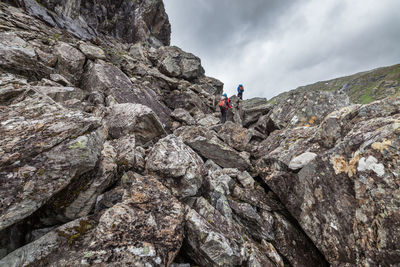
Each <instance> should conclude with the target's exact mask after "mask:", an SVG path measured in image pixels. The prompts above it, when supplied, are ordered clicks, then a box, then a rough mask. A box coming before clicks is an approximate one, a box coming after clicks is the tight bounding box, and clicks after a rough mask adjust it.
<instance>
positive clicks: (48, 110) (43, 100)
mask: <svg viewBox="0 0 400 267" xmlns="http://www.w3.org/2000/svg"><path fill="white" fill-rule="evenodd" d="M19 100H21V101H18V100H15V101H14V102H12V103H11V104H10V105H8V106H3V107H2V112H1V115H0V118H1V126H0V135H1V136H2V138H1V141H0V156H1V160H0V168H1V169H0V179H1V184H2V186H1V190H0V192H1V210H0V211H1V220H0V229H4V228H6V227H8V226H10V225H12V224H13V223H16V222H18V221H19V220H21V219H23V218H25V217H27V216H29V215H30V214H32V213H33V212H34V211H36V210H37V209H38V208H40V207H41V206H42V205H43V204H44V203H45V202H46V201H47V200H48V199H49V198H50V197H51V196H52V195H53V194H55V193H57V192H58V191H60V190H62V189H63V188H64V187H66V186H67V185H68V184H69V183H70V182H71V181H72V180H73V179H78V178H79V176H80V175H82V174H84V173H85V172H87V171H89V170H91V169H93V168H94V167H95V165H96V163H97V161H98V159H99V156H100V151H101V149H102V146H103V139H104V138H105V136H103V134H102V132H101V131H100V130H97V129H99V127H100V120H99V118H96V117H91V116H89V115H86V114H82V113H81V112H76V111H70V110H66V109H64V108H63V107H61V106H59V105H57V104H56V103H55V102H54V101H52V100H51V99H50V98H48V97H47V96H44V95H41V94H38V93H36V92H34V91H32V90H29V89H26V91H25V92H24V93H23V96H22V99H19Z"/></svg>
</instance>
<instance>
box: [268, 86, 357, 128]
mask: <svg viewBox="0 0 400 267" xmlns="http://www.w3.org/2000/svg"><path fill="white" fill-rule="evenodd" d="M269 105H270V110H271V112H270V113H269V117H270V118H271V120H272V121H273V123H274V124H275V125H276V127H277V128H279V129H282V128H285V127H290V128H293V127H296V126H306V125H310V126H314V125H318V124H319V123H320V122H321V121H322V120H323V119H324V117H325V116H326V115H328V114H329V113H331V112H333V111H335V110H339V109H341V108H343V107H346V106H349V105H350V99H349V97H348V96H347V95H346V94H341V93H339V92H336V91H321V92H318V91H313V90H308V89H307V88H302V89H301V90H294V91H290V92H287V93H283V94H281V95H279V96H277V97H275V98H273V99H271V100H270V103H269Z"/></svg>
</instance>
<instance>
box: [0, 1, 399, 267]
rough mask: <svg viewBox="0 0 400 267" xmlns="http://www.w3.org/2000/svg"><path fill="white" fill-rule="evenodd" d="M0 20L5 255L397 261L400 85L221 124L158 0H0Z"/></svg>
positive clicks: (226, 261) (210, 85) (140, 261)
mask: <svg viewBox="0 0 400 267" xmlns="http://www.w3.org/2000/svg"><path fill="white" fill-rule="evenodd" d="M11 2H13V4H14V6H10V5H9V4H10V3H11ZM16 3H17V4H19V5H17V4H16ZM16 6H19V7H20V8H16ZM27 21H29V23H27ZM0 28H1V30H2V32H1V33H0V266H26V265H30V266H81V265H94V266H97V265H99V266H146V267H147V266H174V267H175V266H179V267H183V266H184V267H188V266H247V267H250V266H251V267H253V266H257V267H264V266H329V265H332V266H379V265H382V266H392V265H396V264H398V262H399V261H400V259H399V258H400V248H399V244H400V240H399V236H400V234H399V231H398V229H399V225H400V223H399V222H400V218H399V210H398V207H399V201H400V200H399V183H400V182H399V172H400V170H399V166H400V164H399V163H400V162H399V158H400V155H399V146H400V140H399V136H400V134H399V129H400V128H399V127H400V117H399V114H400V110H399V107H400V102H399V101H400V99H399V97H397V98H396V97H388V98H386V99H384V100H381V101H377V102H373V103H371V104H369V105H363V104H357V105H350V104H351V102H354V96H351V95H350V96H349V95H348V94H347V93H346V92H347V91H346V90H347V89H349V90H350V91H349V92H352V91H351V90H353V89H354V85H355V84H354V83H355V82H357V83H358V82H359V83H361V84H363V83H362V80H363V78H362V77H364V76H362V75H361V76H362V77H361V78H360V79H358V78H357V79H356V80H357V81H355V80H354V81H349V87H344V88H343V90H339V91H337V90H333V89H335V88H331V89H332V90H325V91H324V92H323V93H321V92H319V91H318V90H319V89H318V88H317V89H318V90H314V89H315V86H316V85H311V86H310V88H311V89H310V90H305V89H304V88H303V89H300V90H295V91H292V92H290V93H287V94H284V95H281V96H279V97H277V98H276V99H273V100H272V101H267V100H266V99H264V98H254V99H248V100H244V101H241V100H239V99H238V98H237V97H236V96H233V97H231V100H232V105H233V106H234V108H233V109H231V110H230V111H229V112H228V122H227V123H225V124H220V123H219V121H220V120H219V115H220V112H219V107H218V106H217V104H218V100H219V98H220V94H221V93H222V91H223V84H222V82H220V81H218V80H216V79H214V78H211V77H206V76H205V75H204V70H203V68H202V66H201V62H200V59H199V58H197V57H196V56H194V55H192V54H190V53H187V52H185V51H182V50H181V49H180V48H178V47H169V46H162V45H163V44H168V42H169V24H168V20H167V17H166V15H165V12H164V9H163V5H162V1H160V0H137V1H127V0H118V1H102V0H98V1H72V0H71V1H53V0H49V1H44V0H39V1H35V0H21V1H10V0H9V1H7V2H6V3H5V2H4V1H3V2H1V3H0ZM93 38H95V39H93ZM87 40H92V42H91V43H89V42H88V41H87ZM136 41H139V42H136ZM127 42H136V43H127ZM397 69H398V67H396V66H395V67H394V68H389V69H388V70H378V71H377V72H379V73H382V72H385V71H390V73H391V74H387V75H386V76H385V75H384V77H386V78H387V79H397V78H396V77H397V76H396V75H395V74H396V72H395V71H397ZM373 74H374V72H371V73H369V74H368V75H367V76H368V77H370V78H371V79H372V78H374V75H373ZM363 75H364V74H363ZM357 77H358V76H357ZM379 77H381V76H379ZM382 77H383V76H382ZM370 78H368V79H367V80H371V79H370ZM386 78H385V79H386ZM343 79H345V80H346V79H347V78H343ZM374 79H375V78H374ZM372 80H373V79H372ZM375 80H376V79H375ZM333 81H336V82H337V83H336V82H331V81H329V82H328V83H327V84H325V85H327V86H328V87H329V86H339V84H340V79H339V80H333ZM335 84H336V85H335ZM317 85H318V84H317ZM320 85H321V84H320ZM352 86H353V87H352ZM387 86H389V87H390V86H392V87H390V88H389V89H393V90H395V89H394V88H395V87H396V86H397V82H396V81H392V82H389V80H385V81H384V83H382V84H379V85H377V88H376V90H378V91H379V89H380V88H382V87H385V88H386V87H387ZM366 90H367V91H366V93H369V92H372V91H370V90H369V89H368V88H367V89H366ZM376 90H375V89H374V90H373V91H374V92H375V91H376ZM393 90H392V91H393ZM395 92H396V91H394V94H395Z"/></svg>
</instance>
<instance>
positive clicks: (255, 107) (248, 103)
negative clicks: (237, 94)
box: [240, 97, 270, 127]
mask: <svg viewBox="0 0 400 267" xmlns="http://www.w3.org/2000/svg"><path fill="white" fill-rule="evenodd" d="M240 106H241V115H242V121H243V122H242V123H243V126H244V127H248V126H250V125H251V124H253V123H256V122H257V121H258V119H259V118H260V117H261V116H262V115H265V114H267V113H268V112H269V110H270V106H269V105H268V101H267V99H266V98H261V97H255V98H250V99H246V100H243V101H241V103H240Z"/></svg>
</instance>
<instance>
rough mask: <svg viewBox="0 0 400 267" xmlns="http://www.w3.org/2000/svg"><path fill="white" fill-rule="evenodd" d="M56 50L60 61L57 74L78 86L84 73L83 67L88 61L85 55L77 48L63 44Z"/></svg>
mask: <svg viewBox="0 0 400 267" xmlns="http://www.w3.org/2000/svg"><path fill="white" fill-rule="evenodd" d="M54 50H55V54H56V55H57V59H58V61H57V66H56V69H57V72H58V73H59V74H61V75H63V76H65V77H66V78H67V79H68V80H69V81H71V82H72V83H73V84H76V85H77V84H78V83H79V82H80V79H81V76H82V73H83V65H84V64H85V60H86V57H85V55H84V54H82V53H81V52H80V51H79V50H78V49H76V48H75V47H73V46H71V45H69V44H67V43H62V42H61V43H59V44H58V45H57V46H56V47H55V48H54Z"/></svg>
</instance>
